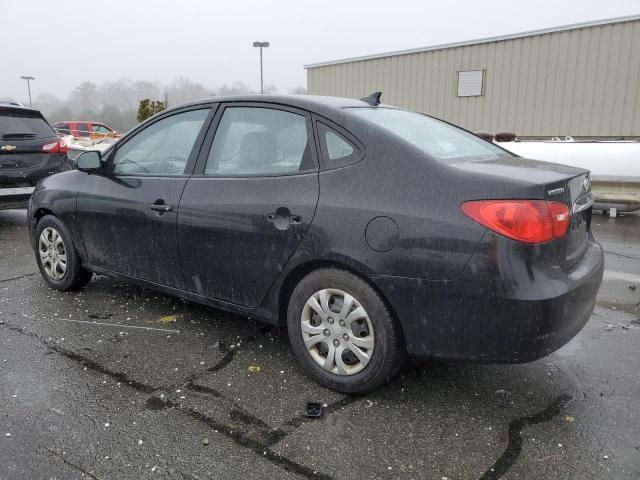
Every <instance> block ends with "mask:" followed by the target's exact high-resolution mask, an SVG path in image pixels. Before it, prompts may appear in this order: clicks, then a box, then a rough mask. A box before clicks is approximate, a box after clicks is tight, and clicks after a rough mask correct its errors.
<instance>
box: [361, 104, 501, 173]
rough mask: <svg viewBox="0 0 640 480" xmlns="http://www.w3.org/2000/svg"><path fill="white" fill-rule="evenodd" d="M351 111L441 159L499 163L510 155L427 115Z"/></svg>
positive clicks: (400, 111)
mask: <svg viewBox="0 0 640 480" xmlns="http://www.w3.org/2000/svg"><path fill="white" fill-rule="evenodd" d="M349 110H350V111H351V112H353V113H355V114H356V115H358V116H360V117H362V118H366V119H367V120H370V121H371V122H373V123H375V124H377V125H379V126H380V127H382V128H384V129H386V130H389V131H390V132H392V133H394V134H396V135H398V136H399V137H401V138H403V139H404V140H406V141H407V142H409V143H411V144H412V145H414V146H416V147H418V148H419V149H420V150H422V151H423V152H425V153H426V154H428V155H430V156H432V157H435V158H437V159H439V160H444V161H449V162H454V161H461V160H496V159H498V158H502V157H507V156H509V154H508V153H507V152H505V151H504V150H502V149H501V148H499V147H497V146H495V145H493V144H491V143H489V142H487V141H486V140H483V139H481V138H478V137H476V136H475V135H473V134H471V133H469V132H465V131H464V130H462V129H460V128H457V127H454V126H453V125H449V124H448V123H445V122H443V121H441V120H437V119H435V118H432V117H428V116H426V115H420V114H419V113H414V112H409V111H407V110H399V109H395V108H379V107H378V108H350V109H349Z"/></svg>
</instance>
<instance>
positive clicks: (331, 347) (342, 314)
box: [287, 268, 406, 394]
mask: <svg viewBox="0 0 640 480" xmlns="http://www.w3.org/2000/svg"><path fill="white" fill-rule="evenodd" d="M287 325H288V332H289V340H290V342H291V345H292V347H293V352H294V353H295V355H296V357H297V358H298V360H299V361H300V363H301V364H302V366H303V368H304V369H305V371H306V372H307V373H308V374H309V375H310V376H311V377H312V378H313V379H314V380H316V381H317V382H318V383H320V384H321V385H323V386H325V387H327V388H330V389H332V390H336V391H339V392H343V393H351V394H359V393H365V392H369V391H371V390H374V389H376V388H378V387H379V386H381V385H383V384H384V383H387V382H389V381H390V380H391V379H393V378H394V377H395V376H396V375H397V374H398V372H399V371H400V369H401V368H402V366H403V365H404V362H405V360H406V348H405V344H404V338H403V335H402V330H401V328H400V326H399V325H398V322H397V321H396V319H395V318H394V316H393V315H392V314H391V312H390V311H389V309H388V308H387V306H386V304H385V302H384V301H383V299H382V298H381V297H380V295H379V294H378V293H377V292H376V291H375V290H374V289H373V288H372V287H371V285H369V284H368V283H367V282H365V281H364V280H362V279H361V278H359V277H358V276H356V275H354V274H352V273H349V272H347V271H345V270H339V269H335V268H323V269H319V270H315V271H313V272H311V273H310V274H308V275H307V276H306V277H304V278H303V279H302V280H301V281H300V283H298V285H297V286H296V287H295V289H294V290H293V293H292V294H291V297H290V300H289V306H288V309H287Z"/></svg>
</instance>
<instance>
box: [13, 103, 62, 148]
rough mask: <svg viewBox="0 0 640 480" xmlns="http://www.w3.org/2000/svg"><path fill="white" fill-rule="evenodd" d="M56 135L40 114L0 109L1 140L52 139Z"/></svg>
mask: <svg viewBox="0 0 640 480" xmlns="http://www.w3.org/2000/svg"><path fill="white" fill-rule="evenodd" d="M55 136H56V134H55V132H54V131H53V129H52V128H51V127H50V126H49V124H48V123H47V122H46V121H45V119H44V118H43V117H42V115H41V114H40V112H33V111H29V110H20V109H14V108H0V138H1V139H3V140H10V139H20V138H51V137H55Z"/></svg>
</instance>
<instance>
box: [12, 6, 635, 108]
mask: <svg viewBox="0 0 640 480" xmlns="http://www.w3.org/2000/svg"><path fill="white" fill-rule="evenodd" d="M637 13H640V1H639V0H607V1H606V2H603V1H602V0H562V1H557V0H554V1H535V0H529V1H526V2H524V1H521V0H520V1H513V0H504V1H502V0H500V1H498V0H484V1H478V0H467V1H448V2H442V1H419V0H414V1H408V0H385V1H379V0H339V1H335V0H331V1H325V2H323V1H321V0H315V1H306V0H280V1H276V0H271V1H269V0H262V1H253V0H235V1H233V0H226V1H218V0H210V1H205V0H200V1H198V0H167V1H164V0H162V1H150V0H137V1H136V0H105V1H99V2H83V1H81V0H73V1H67V0H55V1H51V0H0V98H3V97H9V98H15V99H18V100H23V101H24V100H26V99H27V93H26V85H25V82H24V81H23V80H20V75H32V76H34V77H36V80H35V82H33V84H32V94H33V96H34V98H35V97H37V96H38V95H39V94H42V93H51V94H54V95H57V96H60V97H66V96H67V95H68V94H69V93H70V91H71V90H72V89H73V87H75V86H76V85H78V84H79V83H80V82H81V81H84V80H89V81H92V82H95V83H98V84H100V83H103V82H105V81H109V80H116V79H119V78H123V77H127V78H131V79H134V80H151V81H157V82H160V83H162V84H167V83H169V82H171V81H172V80H173V79H175V78H177V77H179V76H185V77H188V78H190V79H191V80H193V81H197V82H200V83H202V84H204V85H206V86H207V87H209V88H214V87H217V86H220V85H221V84H224V83H226V84H230V83H233V82H234V81H241V82H244V83H246V84H247V85H248V86H249V87H250V88H253V89H256V90H257V89H259V82H260V78H259V64H258V51H257V50H258V49H256V48H253V47H252V46H251V44H252V42H253V41H254V40H259V41H269V42H271V47H269V48H268V49H265V51H264V75H265V85H269V84H273V85H275V86H276V87H277V88H278V90H279V92H281V93H287V92H288V90H289V89H290V88H293V87H298V86H306V73H305V70H304V68H303V65H305V64H309V63H314V62H320V61H327V60H335V59H339V58H345V57H352V56H360V55H367V54H374V53H381V52H387V51H392V50H401V49H408V48H416V47H422V46H429V45H434V44H439V43H447V42H457V41H464V40H470V39H475V38H481V37H489V36H495V35H503V34H509V33H515V32H521V31H525V30H534V29H539V28H548V27H553V26H559V25H565V24H570V23H576V22H583V21H590V20H596V19H603V18H611V17H618V16H623V15H631V14H637Z"/></svg>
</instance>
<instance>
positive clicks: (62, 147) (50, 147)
mask: <svg viewBox="0 0 640 480" xmlns="http://www.w3.org/2000/svg"><path fill="white" fill-rule="evenodd" d="M42 151H43V152H47V153H67V152H68V151H69V147H68V146H67V143H66V142H65V141H64V140H63V139H62V138H59V139H58V141H57V142H52V143H47V144H46V145H43V146H42Z"/></svg>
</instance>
